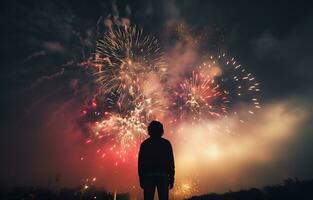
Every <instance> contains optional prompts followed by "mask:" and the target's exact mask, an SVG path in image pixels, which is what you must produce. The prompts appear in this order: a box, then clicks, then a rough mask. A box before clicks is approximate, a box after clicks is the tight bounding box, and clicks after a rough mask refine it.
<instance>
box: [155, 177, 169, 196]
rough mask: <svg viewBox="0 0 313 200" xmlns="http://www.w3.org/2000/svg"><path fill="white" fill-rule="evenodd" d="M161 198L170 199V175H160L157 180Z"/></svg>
mask: <svg viewBox="0 0 313 200" xmlns="http://www.w3.org/2000/svg"><path fill="white" fill-rule="evenodd" d="M157 190H158V196H159V200H168V190H169V182H168V177H166V176H160V177H159V178H158V181H157Z"/></svg>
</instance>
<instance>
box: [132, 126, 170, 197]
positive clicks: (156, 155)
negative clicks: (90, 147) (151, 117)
mask: <svg viewBox="0 0 313 200" xmlns="http://www.w3.org/2000/svg"><path fill="white" fill-rule="evenodd" d="M163 133H164V130H163V125H162V124H161V123H160V122H158V121H152V122H151V123H150V124H149V126H148V134H149V135H150V137H149V138H148V139H146V140H145V141H143V142H142V144H141V146H140V151H139V158H138V172H139V179H140V186H141V188H143V190H144V199H145V200H153V198H154V192H155V189H156V188H157V190H158V196H159V200H167V199H168V193H169V188H170V189H172V188H173V186H174V175H175V166H174V156H173V150H172V145H171V143H170V142H169V141H168V140H166V139H164V138H162V135H163Z"/></svg>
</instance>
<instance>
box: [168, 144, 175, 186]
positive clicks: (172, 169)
mask: <svg viewBox="0 0 313 200" xmlns="http://www.w3.org/2000/svg"><path fill="white" fill-rule="evenodd" d="M169 145H170V169H169V182H170V189H172V188H173V187H174V176H175V162H174V154H173V148H172V145H171V143H169Z"/></svg>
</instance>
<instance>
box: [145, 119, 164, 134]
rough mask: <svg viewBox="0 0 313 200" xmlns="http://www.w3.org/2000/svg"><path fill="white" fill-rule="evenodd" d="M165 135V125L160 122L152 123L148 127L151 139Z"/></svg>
mask: <svg viewBox="0 0 313 200" xmlns="http://www.w3.org/2000/svg"><path fill="white" fill-rule="evenodd" d="M163 133H164V130H163V125H162V123H161V122H159V121H152V122H150V124H149V126H148V134H149V135H150V136H151V137H161V136H162V135H163Z"/></svg>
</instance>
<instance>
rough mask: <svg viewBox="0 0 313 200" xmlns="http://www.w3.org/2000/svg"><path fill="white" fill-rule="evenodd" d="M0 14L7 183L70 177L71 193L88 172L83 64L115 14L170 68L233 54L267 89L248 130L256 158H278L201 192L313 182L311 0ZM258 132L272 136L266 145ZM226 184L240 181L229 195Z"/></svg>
mask: <svg viewBox="0 0 313 200" xmlns="http://www.w3.org/2000/svg"><path fill="white" fill-rule="evenodd" d="M0 9H1V12H0V13H1V18H0V21H1V27H2V29H1V37H0V40H1V47H0V51H1V54H0V55H1V73H0V77H1V79H0V80H1V84H0V90H1V100H0V101H1V103H0V105H1V115H0V116H1V117H0V119H1V140H0V149H1V150H0V160H1V170H0V184H1V185H4V186H6V185H10V186H16V185H44V186H45V185H47V184H48V182H49V181H51V179H52V180H53V179H54V177H55V176H56V174H60V176H61V177H62V178H61V185H62V186H73V185H79V184H81V179H82V177H85V176H87V175H86V174H88V173H89V172H88V173H86V171H88V168H89V165H87V164H79V161H77V160H79V158H80V156H81V155H82V154H84V152H86V151H92V150H91V149H89V148H86V147H85V146H84V137H85V135H84V134H83V133H82V132H83V131H82V130H80V126H79V122H78V119H77V118H78V117H77V116H79V113H80V112H81V108H82V107H83V106H84V105H86V104H87V103H88V101H89V100H90V98H89V97H90V95H91V93H92V90H93V88H94V87H95V86H94V84H93V83H92V81H90V79H91V77H92V76H91V75H90V73H89V72H90V71H89V70H88V69H87V67H86V66H85V65H84V62H86V61H87V60H88V59H89V58H90V57H92V55H93V53H94V51H95V42H96V40H95V38H96V35H97V31H99V29H102V27H103V20H104V19H107V18H109V19H113V18H117V19H122V18H127V19H129V20H130V23H131V24H134V25H136V26H138V27H141V28H143V29H144V31H145V32H146V33H149V34H151V35H154V36H155V37H156V38H158V39H159V41H160V45H161V47H162V49H163V51H164V52H165V59H167V61H168V65H169V66H168V67H169V68H171V67H172V66H173V69H174V66H175V69H177V67H178V66H177V63H180V64H179V65H181V66H179V67H182V68H183V67H184V66H183V65H189V64H196V61H195V60H197V58H200V57H201V55H203V54H204V53H203V52H207V51H212V52H224V51H226V52H229V53H230V54H231V55H232V56H234V57H236V58H237V59H238V60H239V61H240V63H241V64H243V65H245V66H246V68H248V69H249V71H251V72H252V73H253V74H254V76H255V77H256V78H257V79H258V80H259V81H260V83H261V90H262V93H261V97H260V101H261V102H262V105H263V107H264V109H262V111H261V113H260V114H259V115H258V117H256V118H257V119H256V120H257V122H258V123H257V124H256V125H255V126H252V125H251V124H250V126H249V129H248V130H245V132H249V131H251V132H253V134H255V135H256V136H255V137H251V138H250V137H249V141H250V140H253V138H255V140H254V141H253V142H252V143H251V145H252V146H251V147H249V151H254V153H255V154H258V153H260V152H263V151H265V149H266V150H267V149H272V148H273V149H275V150H273V151H268V152H267V151H266V153H264V155H265V156H264V160H266V161H264V160H262V159H263V157H262V159H261V160H262V162H261V161H259V160H258V161H256V162H254V159H253V158H252V157H253V156H252V157H250V156H251V155H250V154H249V155H245V154H243V156H246V157H245V159H242V160H245V161H242V162H241V161H238V162H240V163H241V164H238V166H237V167H238V170H235V171H234V172H233V173H231V172H230V174H228V173H227V172H225V170H226V171H227V169H224V168H223V167H225V166H222V168H223V171H224V172H225V173H224V172H223V173H221V175H220V177H218V176H216V177H214V178H216V179H218V181H217V180H214V179H213V180H214V181H215V182H218V183H220V184H217V185H215V186H210V184H209V181H207V180H205V181H203V183H204V186H201V187H202V188H204V189H202V190H203V191H206V189H205V188H207V191H208V192H212V191H213V192H214V191H227V190H228V189H229V188H230V187H232V188H247V187H252V186H263V185H266V184H275V183H279V182H280V181H282V180H283V179H285V178H287V177H299V178H300V179H312V178H313V171H312V168H313V153H312V152H313V149H312V143H313V135H312V133H313V125H312V120H313V115H312V112H313V110H312V100H313V66H312V58H313V45H312V44H313V38H312V35H313V5H310V4H309V3H308V1H204V0H203V1H200V0H199V1H191V0H189V1H188V0H182V1H172V0H159V1H152V0H142V1H126V0H123V1H118V0H117V1H109V0H107V1H1V6H0ZM173 26H183V27H184V30H186V32H188V36H190V37H191V38H201V39H199V46H200V47H199V48H197V49H196V50H194V49H192V48H193V47H194V46H193V45H189V44H188V41H187V42H185V43H183V46H182V47H178V46H177V44H178V43H179V42H181V41H180V40H181V38H179V37H176V36H175V33H174V32H175V31H173V28H172V27H173ZM100 31H101V30H100ZM173 51H174V52H175V51H177V52H175V53H176V54H178V55H177V59H175V60H174V59H172V58H171V56H172V55H173ZM190 52H191V53H190ZM175 53H174V54H175ZM179 54H180V55H179ZM194 54H196V55H195V56H191V57H192V58H191V59H190V60H188V61H187V62H184V61H180V59H181V60H183V58H184V57H185V58H187V57H188V56H190V55H194ZM180 56H181V57H180ZM188 58H189V57H188ZM174 62H176V64H175V63H174ZM185 67H186V66H185ZM277 107H278V108H277ZM276 108H277V109H279V112H278V114H277V115H275V120H276V121H275V127H276V128H275V129H273V128H266V129H264V130H263V129H262V128H263V127H268V126H270V127H273V126H272V125H269V124H267V121H266V120H264V118H263V116H267V115H269V114H271V112H276V111H277V109H276ZM273 120H274V119H273ZM290 124H292V125H290ZM289 125H290V127H291V128H290V129H288V128H287V129H286V131H291V132H292V133H288V134H287V133H286V134H285V135H284V131H281V130H285V129H284V128H285V127H289ZM258 129H259V130H263V131H265V132H266V133H264V134H269V135H271V137H269V138H266V139H264V137H265V136H264V137H261V136H260V134H259V135H258V133H257V132H258ZM276 132H277V133H278V132H279V134H282V135H284V136H282V138H283V139H279V136H277V137H275V135H276ZM262 134H263V133H262ZM273 135H274V136H273ZM272 136H273V137H272ZM285 136H286V137H285ZM262 138H263V139H264V141H268V140H271V141H272V142H264V141H263V139H262ZM278 140H282V141H278ZM226 141H229V139H227V140H226ZM235 141H238V142H242V141H243V140H241V139H238V138H236V139H235ZM261 143H262V144H261ZM254 144H255V146H253V145H254ZM174 150H175V149H174ZM269 160H270V161H269ZM263 161H264V162H263ZM95 162H96V161H95ZM229 162H232V159H230V160H229ZM225 163H228V162H226V161H225V162H222V164H223V165H224V164H225ZM242 163H248V164H242ZM91 165H92V164H91ZM104 168H105V167H104ZM126 168H127V167H126ZM105 169H106V170H104V172H103V174H102V175H103V177H110V175H109V174H110V169H111V168H105ZM200 169H201V170H205V169H206V168H205V167H203V166H202V167H200ZM214 169H216V170H217V168H215V167H213V168H210V169H209V170H214ZM111 170H113V169H111ZM230 171H231V170H230ZM100 172H101V170H99V171H98V172H97V173H100ZM233 174H236V175H233ZM252 176H253V177H252ZM207 177H211V176H207ZM221 177H222V178H223V179H224V178H225V177H226V179H227V177H232V178H231V179H233V180H232V181H228V182H227V184H226V185H225V186H224V187H223V186H222V185H223V181H222V180H221V179H222V178H221ZM211 178H212V177H211ZM239 178H240V179H242V180H241V181H239V183H238V184H237V185H236V179H239ZM211 180H212V179H211ZM104 183H105V184H104V185H107V184H108V181H104Z"/></svg>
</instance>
